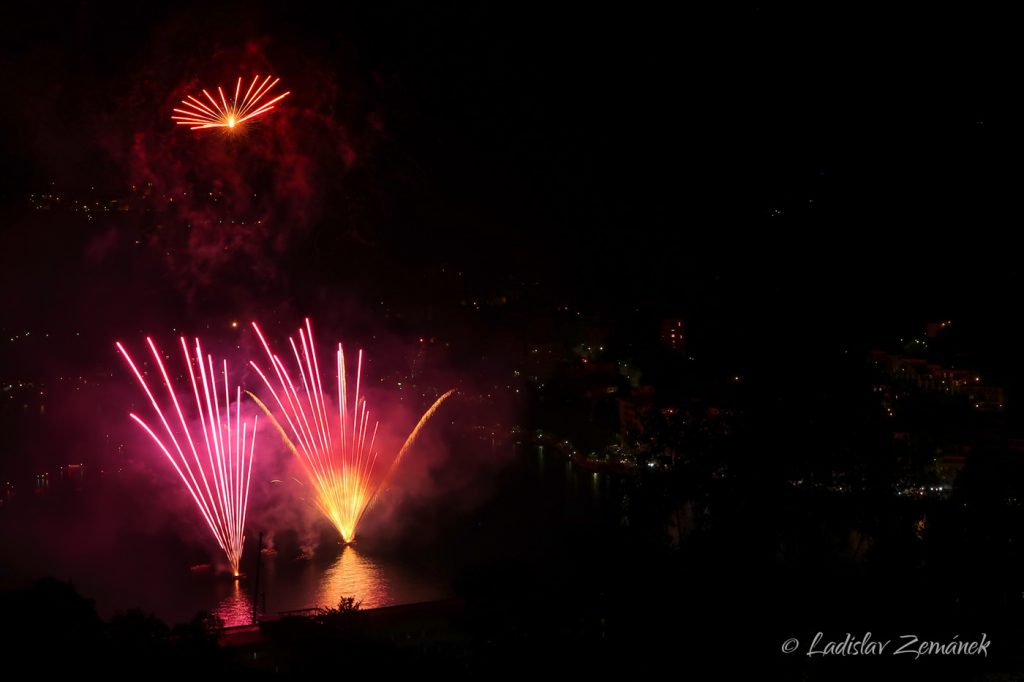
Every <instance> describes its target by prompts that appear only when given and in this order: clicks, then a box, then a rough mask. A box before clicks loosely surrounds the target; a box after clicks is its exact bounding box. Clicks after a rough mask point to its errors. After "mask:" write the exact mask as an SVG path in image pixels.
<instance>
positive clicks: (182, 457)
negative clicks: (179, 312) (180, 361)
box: [116, 337, 258, 576]
mask: <svg viewBox="0 0 1024 682" xmlns="http://www.w3.org/2000/svg"><path fill="white" fill-rule="evenodd" d="M180 340H181V350H182V352H183V354H184V357H185V363H186V364H187V366H188V374H189V378H190V379H191V384H192V396H193V397H194V399H195V412H194V413H193V414H189V415H187V414H186V413H187V412H188V413H191V410H188V409H187V408H188V406H189V404H190V403H191V400H185V401H182V402H179V401H178V397H177V395H176V393H175V388H174V384H173V383H172V382H171V378H170V376H169V375H168V373H167V369H166V368H165V367H164V363H163V360H162V359H161V356H160V351H159V350H158V349H157V347H156V344H155V343H153V340H152V339H151V338H148V337H147V338H146V344H147V345H148V346H149V349H150V352H151V353H152V356H153V360H154V362H155V364H156V367H157V369H158V370H159V374H160V378H161V379H162V381H163V385H164V388H166V390H167V397H166V398H165V399H164V402H163V405H161V401H160V400H158V399H157V397H156V396H155V395H154V393H153V391H152V390H151V389H150V386H149V383H148V382H147V381H146V378H145V374H144V373H143V372H142V371H140V370H139V366H138V365H137V364H136V363H135V361H134V360H132V358H131V356H130V355H129V354H128V351H127V350H125V347H124V346H123V345H122V344H121V343H120V342H117V344H116V345H117V349H118V350H119V351H120V352H121V354H122V355H123V356H124V359H125V360H126V361H127V362H128V365H129V367H131V369H132V372H133V373H134V374H135V377H136V378H137V379H138V380H139V384H140V385H141V386H142V389H143V391H145V393H146V397H147V398H149V402H150V403H151V405H152V407H153V410H154V412H155V414H156V416H157V418H158V421H159V426H158V427H157V429H156V430H154V428H153V427H151V426H150V425H149V423H147V422H146V421H145V420H144V419H142V418H141V417H139V416H138V415H136V414H135V413H130V415H129V416H130V417H131V418H132V419H134V420H135V421H136V423H138V424H139V426H141V427H142V429H143V430H144V431H145V432H146V433H147V434H148V435H149V437H150V438H151V439H152V440H153V442H154V443H155V444H156V445H157V447H158V448H159V449H160V451H161V452H163V453H164V455H165V456H166V457H167V459H168V460H169V461H170V462H171V465H172V466H173V467H174V470H175V471H176V472H177V473H178V476H179V477H180V478H181V480H182V482H183V483H184V484H185V488H186V489H187V490H188V492H189V494H190V495H191V497H192V500H193V501H194V502H195V504H196V506H197V507H198V508H199V511H200V512H201V513H202V515H203V518H204V519H205V520H206V523H207V525H208V526H209V527H210V530H211V531H212V532H213V536H214V537H215V538H216V539H217V542H218V544H219V545H220V547H221V549H222V550H224V553H225V555H226V556H227V559H228V563H229V564H230V565H231V570H232V572H233V573H234V575H235V576H238V575H239V570H238V566H239V563H240V562H241V559H242V549H243V547H244V544H245V514H246V511H247V510H248V505H249V484H250V482H251V479H252V463H253V457H254V455H255V446H256V425H257V422H258V417H256V416H254V417H253V419H252V422H251V424H250V423H249V422H244V421H243V420H242V400H241V398H242V389H241V388H240V387H238V388H236V389H235V398H234V402H233V403H232V400H231V388H230V384H229V381H228V363H227V360H224V361H223V363H222V368H221V372H222V382H223V391H224V392H223V405H222V404H221V393H220V390H221V389H220V388H219V387H218V383H217V371H216V370H215V367H214V362H213V357H212V356H210V355H206V356H205V359H204V356H203V351H202V347H201V345H200V343H199V339H196V340H195V356H194V357H193V356H192V354H191V353H190V351H189V348H188V344H187V342H186V341H185V338H184V337H181V339H180ZM197 373H198V377H197ZM183 403H184V404H185V408H184V409H183V407H182V404H183ZM167 407H169V408H170V409H167V410H165V408H167ZM168 414H170V419H168V417H167V415H168ZM194 414H198V419H199V424H198V425H199V427H200V428H201V430H202V437H201V438H199V437H198V436H197V435H193V431H194V429H195V426H196V422H195V416H194ZM175 417H177V419H175ZM160 427H163V428H162V431H161V429H160ZM158 432H159V433H160V434H161V435H158ZM204 447H205V457H203V456H201V455H200V450H203V449H204Z"/></svg>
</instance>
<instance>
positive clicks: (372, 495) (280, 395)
mask: <svg viewBox="0 0 1024 682" xmlns="http://www.w3.org/2000/svg"><path fill="white" fill-rule="evenodd" d="M252 326H253V329H254V330H255V331H256V335H257V336H258V337H259V339H260V342H261V344H262V345H263V348H264V350H265V351H266V353H267V358H268V359H269V361H270V364H271V366H272V367H273V373H274V375H275V376H276V378H277V386H276V388H275V385H274V384H273V383H272V382H271V380H270V378H268V376H267V374H266V373H264V372H263V370H262V369H260V367H259V365H257V364H256V363H255V362H251V363H250V364H251V365H252V367H253V369H255V370H256V372H257V373H258V374H259V376H260V378H261V379H263V383H264V384H265V385H266V387H267V389H268V391H269V392H270V394H271V395H272V396H273V400H272V401H271V402H272V405H273V406H275V407H276V408H277V410H278V412H279V414H280V415H281V416H282V417H283V421H284V425H282V423H281V421H279V420H278V419H277V418H276V417H275V416H274V413H273V412H272V410H271V408H270V407H268V406H267V405H266V404H265V403H264V402H263V401H262V400H260V398H259V397H258V396H256V395H254V394H252V393H249V395H250V396H252V398H253V400H255V401H256V403H257V404H258V405H259V406H260V408H261V409H263V411H264V412H265V413H266V414H267V416H268V417H270V419H271V420H272V421H273V423H274V425H275V426H276V427H277V429H278V431H279V432H280V434H281V437H282V439H283V440H284V441H285V443H286V444H287V445H288V447H289V448H290V449H291V451H292V452H293V453H294V454H295V455H296V457H297V458H298V459H299V461H300V462H301V463H302V466H303V469H304V470H305V473H306V476H307V478H308V480H309V482H310V484H311V485H313V487H314V489H315V490H316V495H315V498H314V504H315V505H316V507H317V508H318V509H319V510H320V512H321V513H323V514H324V516H326V517H327V518H328V519H329V520H330V521H331V523H332V524H334V527H335V528H337V529H338V532H339V533H340V534H341V537H342V539H343V540H344V541H345V542H352V541H353V540H354V539H355V537H356V529H357V526H358V525H359V521H360V519H361V518H362V516H363V514H364V513H365V512H366V511H367V509H369V508H370V507H371V506H372V505H373V503H374V501H375V500H376V498H377V495H378V494H379V493H380V491H381V490H382V488H383V487H384V485H385V484H386V483H387V482H388V480H389V479H390V478H391V476H392V475H393V474H394V472H395V469H396V468H397V466H398V464H399V463H400V462H401V460H402V458H403V457H404V456H405V454H406V453H407V452H408V451H409V449H410V448H411V447H412V444H413V442H414V441H415V440H416V437H417V436H418V435H419V433H420V431H421V429H422V428H423V425H424V424H426V422H427V421H428V420H429V419H430V417H432V416H433V414H434V413H435V412H436V411H437V409H438V407H440V405H441V403H442V402H444V401H445V400H446V399H447V398H448V397H449V396H451V395H452V393H454V392H455V391H454V389H452V390H449V391H448V392H446V393H444V394H443V395H441V396H440V397H439V398H438V399H437V400H436V401H435V402H434V404H433V405H431V407H430V408H429V409H428V410H427V411H426V412H424V413H423V415H422V416H421V417H420V419H419V422H418V423H417V424H416V426H415V428H413V430H412V432H411V433H410V434H409V436H408V437H407V438H406V440H405V443H404V444H403V445H402V447H401V448H400V449H399V450H398V452H397V454H396V455H395V456H394V459H393V460H392V461H391V463H390V465H389V466H387V467H386V468H383V467H378V466H377V455H378V452H377V450H376V449H375V445H376V443H377V432H378V427H379V426H380V422H379V421H374V422H373V426H372V428H371V426H370V409H369V406H368V405H367V402H366V398H365V397H363V396H362V395H360V390H361V387H362V378H363V377H362V366H363V352H362V350H360V351H359V352H358V354H357V360H356V380H355V386H354V389H351V388H350V386H349V377H348V374H347V373H346V361H345V351H344V348H343V347H342V345H341V344H340V343H339V344H338V350H337V355H336V360H337V386H338V396H337V398H338V402H337V406H336V408H332V407H331V406H329V405H328V401H327V398H326V396H325V394H324V390H323V383H322V381H321V377H320V368H319V364H318V360H317V354H316V347H315V345H314V342H313V328H312V325H311V324H310V321H309V320H308V319H307V320H306V326H305V329H299V343H296V342H295V339H294V338H289V344H290V345H291V349H292V354H293V355H294V358H295V365H294V366H295V367H296V368H297V369H298V374H299V377H298V383H296V381H295V380H293V378H292V376H291V375H290V374H289V373H288V369H287V367H286V366H285V364H284V362H282V361H281V359H280V358H279V357H278V356H277V355H275V354H274V352H273V351H272V350H271V348H270V345H269V344H268V343H267V341H266V338H265V337H264V336H263V332H262V331H260V328H259V326H258V325H257V324H256V323H255V322H253V324H252ZM328 386H330V383H328ZM329 413H330V414H329ZM335 413H336V414H337V422H336V425H335V426H334V427H333V428H332V426H331V424H332V422H333V421H334V417H333V415H334V414H335ZM285 425H286V426H287V429H286V428H285Z"/></svg>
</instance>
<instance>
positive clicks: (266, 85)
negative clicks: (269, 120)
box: [171, 76, 291, 130]
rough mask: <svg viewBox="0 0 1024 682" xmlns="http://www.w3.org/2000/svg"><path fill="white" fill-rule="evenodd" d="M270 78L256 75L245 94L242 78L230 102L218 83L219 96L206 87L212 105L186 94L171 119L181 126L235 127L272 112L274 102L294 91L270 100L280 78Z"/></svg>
mask: <svg viewBox="0 0 1024 682" xmlns="http://www.w3.org/2000/svg"><path fill="white" fill-rule="evenodd" d="M271 78H273V76H267V77H266V79H265V80H264V81H263V82H262V83H261V82H260V77H259V76H256V77H255V78H253V79H252V83H250V84H249V87H248V89H246V91H245V93H244V94H243V93H242V79H241V78H239V79H238V82H237V83H236V84H235V96H234V98H233V99H232V100H231V103H230V104H229V103H228V99H227V97H225V96H224V90H223V89H222V88H221V87H220V86H219V85H218V86H217V95H218V97H217V98H215V97H214V96H213V95H211V94H210V93H209V92H207V91H206V90H203V94H204V95H206V99H207V101H208V102H209V104H207V102H204V101H202V100H201V99H199V98H197V97H193V96H192V95H187V96H186V97H185V99H183V100H181V104H182V106H184V107H185V108H184V109H175V110H174V115H173V116H171V118H172V119H173V120H174V121H176V122H177V124H178V125H180V126H189V129H190V130H204V129H206V128H227V129H228V130H234V129H235V128H237V127H239V126H241V125H242V124H243V123H245V122H246V121H251V120H252V119H254V118H256V117H258V116H262V115H264V114H267V113H270V111H272V110H273V108H274V105H275V104H277V103H278V102H280V101H281V100H283V99H284V98H285V97H287V96H288V95H290V94H291V93H290V92H286V93H284V94H283V95H278V96H277V97H275V98H274V99H271V100H267V97H269V96H270V91H271V90H273V89H274V86H275V85H277V84H278V82H279V81H280V80H281V79H280V78H276V79H274V81H273V82H271ZM257 84H258V85H257ZM218 99H219V100H220V101H218Z"/></svg>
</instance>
